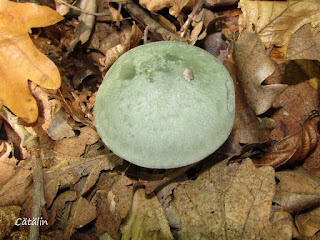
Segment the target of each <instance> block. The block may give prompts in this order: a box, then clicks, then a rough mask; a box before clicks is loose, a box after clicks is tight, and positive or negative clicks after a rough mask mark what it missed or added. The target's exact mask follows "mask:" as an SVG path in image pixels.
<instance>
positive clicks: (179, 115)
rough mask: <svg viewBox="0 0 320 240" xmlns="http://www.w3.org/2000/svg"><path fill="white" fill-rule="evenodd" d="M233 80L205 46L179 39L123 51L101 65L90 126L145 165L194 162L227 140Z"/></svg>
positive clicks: (118, 151)
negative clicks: (102, 72) (101, 76)
mask: <svg viewBox="0 0 320 240" xmlns="http://www.w3.org/2000/svg"><path fill="white" fill-rule="evenodd" d="M234 115H235V92H234V86H233V81H232V79H231V77H230V75H229V73H228V71H227V70H226V68H225V67H224V66H223V65H222V64H221V63H220V62H219V61H218V60H217V59H216V58H215V57H213V56H212V55H211V54H209V53H207V52H206V51H205V50H203V49H201V48H198V47H194V46H191V45H187V44H185V43H180V42H167V41H162V42H155V43H149V44H146V45H142V46H139V47H136V48H133V49H131V50H130V51H128V52H127V53H125V54H124V55H122V56H121V57H120V58H119V59H118V60H117V61H116V62H115V63H114V64H113V65H112V67H111V68H110V69H109V71H108V72H107V74H106V76H105V78H104V81H103V83H102V84H101V86H100V88H99V91H98V94H97V98H96V102H95V121H96V128H97V131H98V133H99V135H100V136H101V139H102V141H103V142H104V143H105V144H106V145H107V146H108V148H109V149H110V150H111V151H113V152H114V153H115V154H116V155H118V156H120V157H122V158H124V159H126V160H127V161H129V162H131V163H134V164H136V165H139V166H142V167H147V168H164V169H167V168H175V167H181V166H185V165H189V164H192V163H195V162H197V161H200V160H202V159H203V158H205V157H207V156H208V155H210V154H211V153H213V152H214V151H216V150H217V149H218V148H219V147H220V146H221V145H222V144H223V143H224V142H225V140H226V139H227V138H228V136H229V134H230V132H231V129H232V126H233V122H234Z"/></svg>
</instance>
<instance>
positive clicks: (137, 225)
mask: <svg viewBox="0 0 320 240" xmlns="http://www.w3.org/2000/svg"><path fill="white" fill-rule="evenodd" d="M121 232H122V237H121V239H122V240H129V239H130V240H140V239H144V240H173V239H174V238H173V236H172V233H171V231H170V227H169V223H168V220H167V218H166V217H165V214H164V212H163V210H162V207H161V205H160V202H159V200H158V199H157V197H156V196H155V195H154V194H151V196H150V197H146V192H145V190H144V189H143V188H140V189H137V190H136V191H135V193H134V195H133V202H132V206H131V210H130V212H129V215H128V217H127V219H126V221H125V223H124V224H123V225H122V227H121Z"/></svg>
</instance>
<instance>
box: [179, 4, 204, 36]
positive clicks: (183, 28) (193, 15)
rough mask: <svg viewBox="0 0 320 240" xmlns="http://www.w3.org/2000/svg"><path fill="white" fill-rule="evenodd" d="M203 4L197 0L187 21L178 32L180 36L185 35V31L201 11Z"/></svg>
mask: <svg viewBox="0 0 320 240" xmlns="http://www.w3.org/2000/svg"><path fill="white" fill-rule="evenodd" d="M203 4H204V0H199V1H198V2H197V3H196V5H195V6H194V8H193V10H192V12H191V13H190V14H189V15H188V19H187V21H186V22H185V23H184V24H183V26H182V27H181V30H180V32H181V33H180V36H181V37H184V36H185V35H186V32H187V29H188V28H189V26H190V24H191V21H192V20H193V18H194V17H195V16H196V15H197V14H198V13H199V12H200V11H201V9H202V7H203Z"/></svg>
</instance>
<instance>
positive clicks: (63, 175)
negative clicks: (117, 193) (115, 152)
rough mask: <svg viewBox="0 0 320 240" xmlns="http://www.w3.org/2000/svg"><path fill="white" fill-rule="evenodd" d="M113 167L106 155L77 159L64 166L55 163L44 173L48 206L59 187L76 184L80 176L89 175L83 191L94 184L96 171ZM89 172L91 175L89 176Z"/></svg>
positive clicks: (63, 187)
mask: <svg viewBox="0 0 320 240" xmlns="http://www.w3.org/2000/svg"><path fill="white" fill-rule="evenodd" d="M97 166H98V167H97ZM113 167H114V166H113V165H112V163H110V162H109V160H108V158H107V157H94V158H90V159H87V160H85V159H79V162H78V163H74V164H71V165H69V166H66V167H61V166H59V165H56V166H54V167H52V168H50V169H49V170H48V171H47V172H46V173H45V174H44V182H45V198H46V202H47V204H48V206H50V205H51V203H52V201H53V199H54V198H55V197H56V194H57V192H58V190H59V189H60V190H62V189H65V188H67V187H70V186H72V185H73V184H76V183H77V182H78V181H79V180H80V178H81V177H84V176H88V175H89V178H88V180H89V182H88V184H86V185H85V189H86V190H85V191H84V192H86V191H87V190H88V189H90V188H91V186H92V185H94V184H95V181H94V180H96V178H97V171H101V170H109V169H112V168H113ZM91 174H92V175H93V176H91V177H90V175H91Z"/></svg>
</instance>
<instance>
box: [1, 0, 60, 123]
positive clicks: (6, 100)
mask: <svg viewBox="0 0 320 240" xmlns="http://www.w3.org/2000/svg"><path fill="white" fill-rule="evenodd" d="M0 14H1V21H0V32H1V35H0V41H1V47H0V56H1V57H0V66H1V69H0V82H1V88H0V107H1V106H2V105H5V106H7V107H8V108H9V109H10V110H11V111H12V112H14V113H15V114H16V115H17V116H19V117H21V118H22V119H23V120H25V121H26V122H34V121H36V119H37V117H38V107H37V104H36V101H35V99H34V98H33V97H32V95H31V93H30V89H29V86H28V80H32V81H33V82H34V83H36V84H38V85H40V86H42V87H45V88H49V89H58V88H59V87H60V85H61V78H60V74H59V70H58V68H57V67H56V65H55V64H54V63H53V62H52V61H51V60H49V59H48V58H47V57H46V56H45V55H43V54H42V53H41V52H40V51H39V50H38V49H37V48H36V47H35V46H34V45H33V43H32V41H31V39H30V37H29V35H28V31H29V30H30V29H31V28H36V27H45V26H49V25H52V24H55V23H57V22H59V21H61V20H62V19H63V18H62V17H61V16H60V15H59V14H58V13H57V12H55V11H54V10H52V9H51V8H49V7H44V6H39V5H36V4H33V3H16V2H11V1H7V0H1V1H0Z"/></svg>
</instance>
